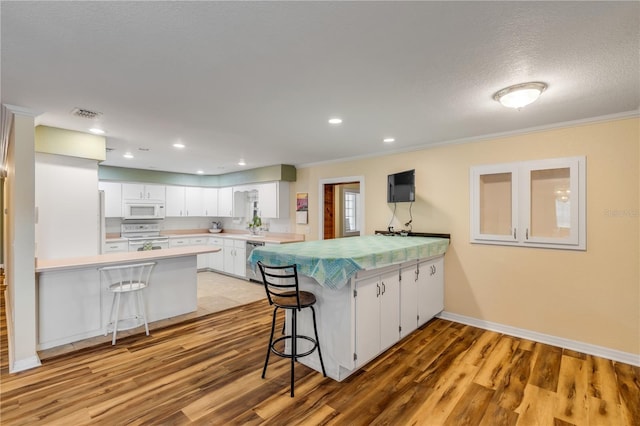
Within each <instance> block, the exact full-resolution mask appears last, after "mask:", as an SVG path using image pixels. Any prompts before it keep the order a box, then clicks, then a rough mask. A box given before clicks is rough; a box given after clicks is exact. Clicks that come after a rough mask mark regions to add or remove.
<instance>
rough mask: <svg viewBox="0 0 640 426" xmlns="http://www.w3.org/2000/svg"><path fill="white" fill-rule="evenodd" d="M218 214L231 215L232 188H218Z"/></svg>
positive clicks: (222, 215) (221, 215) (220, 215)
mask: <svg viewBox="0 0 640 426" xmlns="http://www.w3.org/2000/svg"><path fill="white" fill-rule="evenodd" d="M218 216H219V217H233V188H231V187H226V188H218Z"/></svg>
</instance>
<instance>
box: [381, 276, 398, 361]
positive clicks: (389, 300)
mask: <svg viewBox="0 0 640 426" xmlns="http://www.w3.org/2000/svg"><path fill="white" fill-rule="evenodd" d="M399 339H400V273H399V272H398V271H392V272H389V273H387V274H384V275H382V276H381V277H380V350H384V349H387V348H389V347H391V346H393V345H394V344H396V342H398V340H399Z"/></svg>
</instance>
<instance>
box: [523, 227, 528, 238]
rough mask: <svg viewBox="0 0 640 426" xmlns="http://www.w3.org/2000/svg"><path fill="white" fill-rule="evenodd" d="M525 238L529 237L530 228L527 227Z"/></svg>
mask: <svg viewBox="0 0 640 426" xmlns="http://www.w3.org/2000/svg"><path fill="white" fill-rule="evenodd" d="M524 238H525V240H528V239H529V228H527V229H526V231H525V233H524Z"/></svg>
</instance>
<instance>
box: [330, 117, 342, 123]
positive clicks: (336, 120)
mask: <svg viewBox="0 0 640 426" xmlns="http://www.w3.org/2000/svg"><path fill="white" fill-rule="evenodd" d="M329 124H342V118H338V117H334V118H330V119H329Z"/></svg>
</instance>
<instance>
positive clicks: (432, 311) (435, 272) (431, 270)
mask: <svg viewBox="0 0 640 426" xmlns="http://www.w3.org/2000/svg"><path fill="white" fill-rule="evenodd" d="M417 271H418V274H417V276H418V280H417V283H418V297H417V298H416V300H417V301H418V327H420V326H421V325H422V324H424V323H426V322H427V321H429V320H430V319H431V318H433V317H434V316H436V315H437V314H439V313H440V312H442V310H443V309H444V257H439V258H437V259H432V260H427V261H424V262H420V263H418V267H417Z"/></svg>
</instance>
